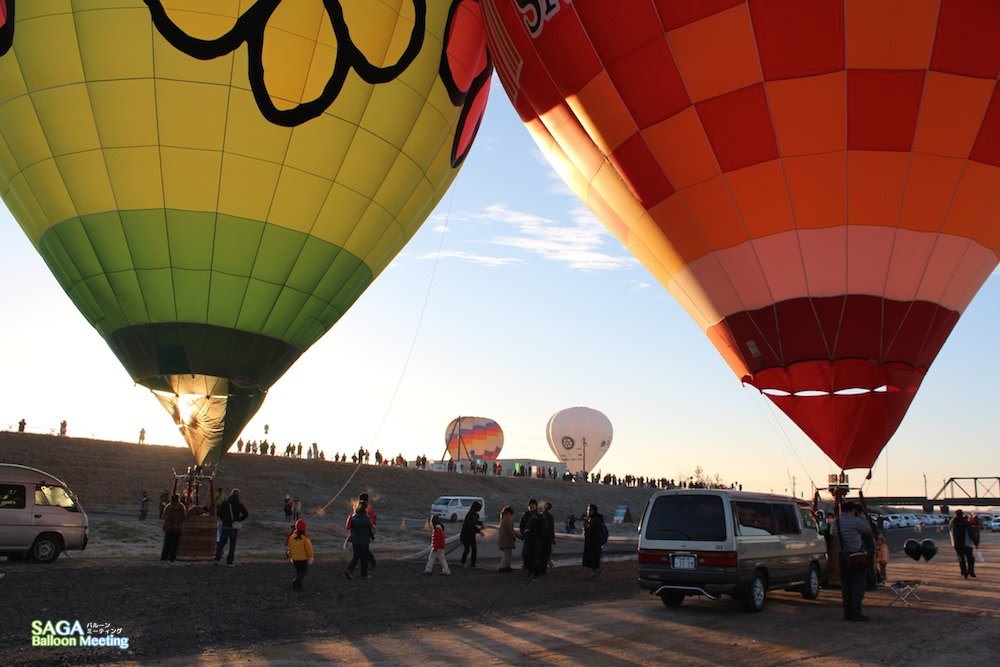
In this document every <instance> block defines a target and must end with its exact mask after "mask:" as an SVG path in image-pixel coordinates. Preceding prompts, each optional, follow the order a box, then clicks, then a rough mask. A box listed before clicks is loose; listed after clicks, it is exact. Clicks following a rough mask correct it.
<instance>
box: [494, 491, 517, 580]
mask: <svg viewBox="0 0 1000 667" xmlns="http://www.w3.org/2000/svg"><path fill="white" fill-rule="evenodd" d="M516 539H517V538H516V537H515V535H514V509H513V508H512V507H511V506H510V505H504V507H503V509H502V510H500V525H499V526H498V527H497V548H498V549H500V569H499V571H500V572H510V571H511V570H513V569H514V568H512V567H511V566H510V555H511V553H512V552H513V551H514V542H515V541H516Z"/></svg>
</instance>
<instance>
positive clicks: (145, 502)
mask: <svg viewBox="0 0 1000 667" xmlns="http://www.w3.org/2000/svg"><path fill="white" fill-rule="evenodd" d="M148 514H149V494H148V493H146V492H145V491H143V492H142V498H140V499H139V521H145V520H146V516H147V515H148Z"/></svg>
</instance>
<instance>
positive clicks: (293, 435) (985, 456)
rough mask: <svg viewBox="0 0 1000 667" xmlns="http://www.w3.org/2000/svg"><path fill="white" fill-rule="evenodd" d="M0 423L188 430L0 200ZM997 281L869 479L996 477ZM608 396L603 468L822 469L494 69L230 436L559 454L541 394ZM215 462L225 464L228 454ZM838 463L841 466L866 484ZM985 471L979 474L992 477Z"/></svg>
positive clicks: (173, 438)
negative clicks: (499, 442)
mask: <svg viewBox="0 0 1000 667" xmlns="http://www.w3.org/2000/svg"><path fill="white" fill-rule="evenodd" d="M0 285H2V286H3V287H2V289H0V313H3V319H2V322H3V325H2V326H0V379H2V381H0V429H12V428H16V423H17V421H18V420H20V419H22V418H24V419H26V421H27V423H28V430H29V431H35V432H49V431H54V430H56V429H58V424H59V422H60V420H62V419H65V420H66V421H67V423H68V428H69V434H70V435H77V436H85V437H98V438H106V439H119V440H125V441H135V440H136V438H137V435H138V432H139V429H140V428H145V429H146V433H147V442H151V443H156V444H168V445H176V446H184V445H183V440H182V439H181V437H180V435H179V434H178V433H177V431H176V427H175V426H174V424H173V422H172V420H171V419H170V418H169V417H168V416H167V414H166V412H165V411H164V410H163V409H162V408H161V407H160V405H159V403H158V402H157V401H156V400H155V399H154V398H153V396H152V395H151V394H150V392H149V391H148V390H146V389H144V388H142V387H139V386H137V385H135V384H134V383H133V382H132V380H131V378H130V377H129V376H128V374H127V373H126V372H125V370H124V369H123V368H122V367H121V365H120V364H119V362H118V360H117V359H116V358H115V357H114V355H113V354H112V353H111V352H110V350H108V348H107V346H106V344H105V343H104V341H103V340H102V339H101V338H100V336H99V335H98V334H97V333H96V331H95V330H94V329H93V328H92V327H91V326H90V325H89V324H87V322H86V320H85V319H84V318H83V316H82V315H81V314H80V313H79V312H78V311H77V310H76V308H75V306H73V304H72V303H71V302H70V300H69V298H68V297H66V296H65V295H64V293H63V292H62V290H61V288H60V287H59V285H58V284H57V283H56V281H55V279H54V278H53V277H52V276H51V274H50V273H49V271H48V268H47V267H46V266H45V264H44V263H43V262H42V261H41V259H40V258H39V256H38V255H37V254H36V253H35V251H34V249H33V248H32V246H31V244H30V243H29V242H28V240H27V238H26V237H25V235H24V234H23V232H22V231H21V230H20V228H19V227H18V225H17V223H16V222H15V221H14V220H13V218H12V217H11V216H10V214H9V213H8V212H7V211H6V210H5V209H4V210H3V211H2V213H0ZM998 322H1000V278H998V277H997V276H996V274H994V276H992V277H991V278H990V279H989V280H988V281H987V282H986V284H985V285H984V286H983V288H982V289H981V290H980V293H979V294H978V295H977V297H976V298H975V299H974V300H973V302H972V304H971V305H970V306H969V308H968V309H967V311H966V313H965V315H964V316H963V317H962V319H961V320H960V321H959V323H958V325H957V326H956V327H955V329H954V331H953V332H952V335H951V337H950V339H949V340H948V342H947V343H946V344H945V346H944V348H943V349H942V351H941V353H940V355H939V356H938V358H937V360H936V362H935V363H934V365H933V366H932V368H931V370H930V372H929V373H928V375H927V378H926V379H925V381H924V383H923V386H922V388H921V390H920V392H919V393H918V394H917V397H916V399H915V400H914V402H913V404H912V405H911V407H910V410H909V413H908V415H907V417H906V419H905V420H904V421H903V424H902V426H901V427H900V428H899V430H898V431H897V432H896V435H895V436H894V437H893V439H892V440H891V441H890V443H889V445H888V446H887V447H886V449H885V450H884V451H883V453H882V455H881V456H880V457H879V459H878V461H877V462H876V463H875V466H874V468H873V471H872V479H871V480H870V481H868V482H867V483H866V484H865V487H864V489H865V493H866V494H867V495H884V494H888V495H920V494H922V493H924V491H925V489H926V491H928V492H929V494H930V495H931V496H933V495H934V494H935V493H936V492H937V491H938V490H939V489H940V488H941V486H942V483H943V481H944V480H945V479H947V478H950V477H972V476H990V475H992V476H997V475H1000V447H998V446H997V441H998V436H997V424H998V422H1000V419H998V406H1000V402H998V400H997V394H996V378H997V377H998V375H1000V353H998V350H997V345H996V340H997V328H998V327H997V325H998ZM572 406H587V407H591V408H594V409H597V410H600V411H602V412H603V413H605V414H606V415H607V416H608V417H609V419H610V420H611V423H612V425H613V428H614V438H613V442H612V445H611V447H610V448H609V450H608V453H607V454H606V455H605V457H604V458H603V459H602V460H601V461H600V462H599V463H598V464H597V466H596V467H597V469H599V470H601V471H602V472H606V473H615V474H618V475H624V474H634V475H645V476H654V477H666V478H673V479H686V478H688V477H689V476H691V475H692V474H694V471H695V469H696V467H699V466H700V467H701V468H702V469H703V470H704V472H705V473H707V474H708V475H709V476H712V477H714V476H715V475H718V476H719V478H721V480H723V481H724V482H727V483H729V482H738V483H740V484H742V485H743V487H744V489H747V490H759V491H774V492H777V493H786V492H787V493H791V492H792V491H793V489H794V490H795V493H796V495H801V494H803V493H804V494H805V496H806V497H808V496H809V495H810V493H811V489H812V486H813V485H814V484H815V485H818V486H821V487H825V485H826V479H827V475H828V474H829V473H833V472H837V469H836V466H835V465H834V464H833V463H832V462H830V461H829V459H827V458H826V456H825V455H823V454H822V452H821V451H820V450H819V448H818V447H817V446H815V445H814V444H813V443H812V442H811V441H809V439H808V438H806V437H805V436H804V435H803V434H802V433H801V432H800V431H799V430H798V428H797V427H796V426H795V425H794V424H792V423H791V422H790V421H789V420H788V419H787V418H786V417H785V416H784V415H783V414H782V413H781V412H780V411H778V410H777V408H775V407H773V406H772V405H771V404H770V402H769V401H767V400H766V399H765V398H764V397H762V396H761V395H760V394H759V393H758V392H757V391H756V390H754V389H752V388H748V387H743V386H741V384H740V382H739V380H738V379H737V378H736V376H735V375H734V374H733V373H732V372H731V371H730V369H729V368H728V366H726V365H725V363H724V362H723V361H722V358H721V357H720V356H719V355H718V353H717V352H716V351H715V349H714V348H713V347H712V345H711V344H710V343H709V341H708V339H707V338H706V337H705V335H704V334H703V332H702V331H701V330H700V329H699V328H698V327H697V326H696V325H695V324H694V322H693V321H691V320H690V319H689V318H688V316H687V314H686V313H685V312H684V311H683V310H682V309H681V307H680V306H679V305H678V304H677V302H676V301H675V300H674V299H673V297H672V296H671V295H670V294H669V293H668V292H667V291H666V290H665V289H664V288H663V287H662V286H661V285H660V284H659V283H657V282H656V281H655V280H654V279H653V278H652V277H651V275H650V274H649V273H648V272H647V271H646V270H645V269H644V268H643V267H642V266H641V265H640V264H639V263H638V262H637V261H636V260H635V259H634V258H633V257H632V256H631V255H630V254H629V252H628V251H627V250H625V249H624V248H623V247H622V245H621V244H620V243H619V242H618V241H617V240H616V239H615V238H614V236H612V235H611V234H610V233H609V232H608V231H607V230H605V228H604V227H603V225H602V224H601V223H600V222H599V221H598V220H597V219H596V218H595V217H594V216H593V215H592V214H591V213H590V212H589V210H588V209H587V208H586V207H585V206H583V204H582V203H581V202H580V201H579V200H578V199H577V198H576V196H575V195H573V193H572V192H571V191H570V190H569V189H568V188H567V187H566V186H565V185H564V184H563V183H562V181H561V180H560V178H559V177H558V176H557V175H556V174H555V172H554V171H553V170H552V168H551V167H550V166H549V165H548V163H547V162H546V161H545V158H544V157H543V156H542V154H541V152H540V151H539V150H538V149H537V148H536V146H535V144H534V143H533V141H532V140H531V138H530V136H529V135H528V133H527V131H526V130H525V128H524V127H523V125H522V124H521V122H520V120H519V119H518V117H517V115H516V114H515V112H514V111H513V109H512V107H511V105H510V103H509V102H508V100H507V98H506V96H505V94H504V92H503V89H502V87H501V86H500V85H499V83H498V82H497V81H496V80H495V79H494V82H493V89H492V92H491V97H490V102H489V106H488V108H487V112H486V117H485V119H484V121H483V124H482V126H481V128H480V131H479V135H478V138H477V140H476V144H475V145H474V146H473V149H472V153H471V155H470V156H469V157H468V159H467V160H466V163H465V165H464V166H463V168H462V171H461V172H460V173H459V175H458V177H457V178H456V180H455V182H454V183H453V185H452V187H451V189H450V190H449V192H448V193H447V194H445V196H444V197H443V198H442V200H441V202H440V203H439V205H438V206H437V208H436V209H435V211H434V212H433V213H432V215H431V216H430V217H429V218H428V220H427V221H426V222H425V223H424V225H423V227H421V229H420V231H418V232H417V234H416V235H415V236H414V237H413V239H412V240H411V241H410V243H409V244H408V245H407V246H406V247H405V248H404V249H403V250H402V251H401V253H400V254H399V255H398V256H397V258H396V259H395V260H394V261H393V262H392V263H391V264H390V265H389V266H388V267H387V268H386V270H385V271H384V272H383V273H382V274H381V276H380V277H379V278H378V279H377V280H376V281H375V282H374V284H373V285H372V286H371V287H370V288H369V289H368V290H367V292H365V294H363V295H362V297H361V298H360V299H359V300H358V301H357V303H355V304H354V306H353V307H352V308H351V310H350V311H348V313H347V314H346V315H345V316H344V317H343V318H342V319H341V320H340V321H339V322H338V323H337V324H336V325H335V326H334V327H333V328H332V329H331V330H330V331H329V332H328V333H327V334H326V335H325V336H324V337H323V338H322V339H321V340H320V341H318V342H317V343H316V344H315V345H314V346H313V347H312V348H310V349H309V350H308V351H307V352H306V353H305V354H304V355H302V357H301V358H300V359H299V360H298V361H297V362H296V364H295V365H294V366H293V367H292V368H291V369H290V370H289V371H288V372H287V373H286V374H285V375H284V377H282V378H281V379H280V380H279V381H278V382H277V383H276V384H275V385H274V386H273V387H272V388H271V390H270V392H269V395H268V398H267V400H266V401H265V402H264V405H263V407H262V408H261V410H260V412H259V413H258V414H257V416H256V417H255V418H254V419H253V420H252V421H251V422H250V424H249V425H248V426H247V428H246V430H245V431H244V434H243V435H244V438H245V439H247V440H250V439H261V438H263V437H264V434H263V430H264V425H265V424H267V425H268V426H269V428H270V436H269V438H270V439H272V440H275V441H277V442H278V443H279V447H280V446H283V445H284V443H286V442H293V443H298V442H302V443H303V444H304V445H308V444H309V443H311V442H317V443H318V445H319V447H320V448H321V449H323V450H324V451H325V453H326V455H327V456H328V457H332V456H333V454H334V453H335V452H350V451H357V449H358V447H360V446H364V447H366V448H368V449H369V450H370V451H371V452H372V453H373V454H374V452H375V451H376V450H377V449H378V450H380V451H381V452H382V453H383V454H386V455H390V456H395V455H397V454H402V455H403V456H404V457H406V458H408V459H413V458H414V457H416V456H418V455H426V456H428V457H430V458H431V459H438V458H440V457H441V456H442V454H443V452H444V436H445V429H446V427H447V425H448V423H449V422H450V421H451V420H452V419H454V418H455V417H457V416H459V415H465V416H480V417H489V418H492V419H495V420H496V421H497V422H499V424H500V426H501V427H502V429H503V431H504V434H505V442H504V449H503V452H502V454H501V458H514V457H518V458H520V457H525V458H536V459H553V460H554V456H553V454H552V453H551V450H550V449H549V447H548V444H547V442H546V438H545V426H546V423H547V421H548V419H549V417H551V416H552V414H554V413H555V412H556V411H558V410H561V409H563V408H567V407H572ZM224 465H225V463H223V466H224ZM862 474H863V471H862V472H858V471H854V475H853V477H852V480H851V481H852V483H853V484H854V485H857V484H859V483H861V482H862V480H861V476H862ZM997 491H998V490H997V489H995V488H994V489H993V493H994V494H995V493H997Z"/></svg>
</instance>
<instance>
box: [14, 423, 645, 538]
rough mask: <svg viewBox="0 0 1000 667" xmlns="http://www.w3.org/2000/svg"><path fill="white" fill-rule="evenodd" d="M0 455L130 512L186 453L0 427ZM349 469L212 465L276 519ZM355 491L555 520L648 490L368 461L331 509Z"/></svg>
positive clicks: (401, 512) (301, 463)
mask: <svg viewBox="0 0 1000 667" xmlns="http://www.w3.org/2000/svg"><path fill="white" fill-rule="evenodd" d="M0 462H2V463H17V464H20V465H26V466H31V467H33V468H38V469H40V470H44V471H46V472H48V473H51V474H53V475H55V476H56V477H59V478H60V479H62V480H63V481H64V482H66V483H67V484H68V485H69V486H70V487H71V488H72V489H73V490H74V491H75V492H76V493H77V495H79V497H80V500H81V502H82V503H83V506H84V508H87V509H93V510H104V511H109V510H121V511H127V512H132V511H135V510H136V509H137V508H138V505H139V497H140V496H141V495H142V491H147V492H148V493H149V495H150V497H151V498H152V499H153V503H152V504H153V505H154V506H155V503H156V500H157V497H158V496H159V493H160V491H161V490H162V489H164V488H166V489H169V488H170V484H172V472H171V471H172V470H174V469H176V470H178V471H183V470H184V469H185V468H186V467H187V466H188V465H189V464H190V463H191V458H190V455H189V453H188V451H187V450H186V449H180V448H177V447H163V446H156V445H144V446H141V447H140V446H139V445H136V444H129V443H122V442H109V441H105V440H88V439H83V438H70V437H58V436H52V435H40V434H33V433H13V432H9V431H4V432H0ZM356 468H358V467H357V466H355V465H354V464H351V463H332V462H327V461H324V462H320V461H309V460H306V459H286V458H283V457H261V456H247V455H238V454H229V455H228V456H227V457H226V458H225V459H224V460H223V462H222V464H221V465H220V466H219V471H218V476H217V481H218V483H219V484H220V485H222V487H223V488H224V489H226V490H227V491H228V490H229V489H230V488H232V487H239V488H240V490H241V492H242V495H243V501H244V503H245V504H246V505H247V508H248V509H249V510H250V512H251V513H255V512H256V513H261V512H263V513H265V514H266V515H269V516H272V517H273V518H278V517H279V516H281V507H282V504H283V499H284V497H285V494H286V493H287V494H291V495H293V496H297V497H298V498H300V499H301V500H302V504H303V508H304V509H305V510H306V511H307V512H309V513H312V512H314V511H315V510H316V508H318V507H320V506H323V505H325V504H326V503H327V502H328V501H329V500H330V499H331V498H332V497H333V496H334V495H335V494H336V493H337V492H338V491H339V490H340V489H341V487H342V486H343V485H344V484H345V482H347V481H348V479H349V478H351V475H352V473H355V469H356ZM362 491H367V492H368V493H369V494H370V495H371V497H372V500H373V501H374V502H375V506H376V508H377V510H378V511H379V513H380V514H382V515H386V516H390V517H402V516H408V517H418V516H425V515H426V514H427V512H428V511H429V509H430V504H431V501H433V500H434V499H435V498H436V497H438V496H440V495H474V496H483V497H484V498H485V499H486V508H487V512H486V516H485V517H484V518H485V519H486V520H487V521H495V519H496V515H497V512H498V511H499V509H500V507H501V506H502V505H505V504H509V505H511V506H513V507H514V510H515V515H520V512H521V511H522V509H523V508H524V506H525V504H526V503H527V500H528V498H530V497H534V498H537V499H538V500H540V501H541V500H548V501H550V502H552V504H553V513H554V514H555V517H556V520H557V522H559V523H560V525H561V523H562V521H563V519H564V518H565V516H566V515H567V514H568V513H569V512H570V511H574V512H576V514H577V516H578V517H580V516H581V515H582V514H583V510H584V508H585V507H586V504H587V503H588V502H595V503H597V504H598V506H599V507H600V508H601V511H602V512H603V513H604V514H605V516H606V517H607V518H609V519H610V517H611V516H612V515H613V513H614V507H616V506H618V505H623V504H624V505H628V506H629V507H630V508H631V510H632V513H633V515H634V516H635V518H636V519H638V516H639V513H640V512H641V511H642V508H643V506H644V505H645V503H646V500H647V499H648V498H649V496H650V494H651V493H652V490H650V489H635V488H626V487H617V486H603V485H599V484H573V483H568V482H562V481H555V480H537V479H520V478H513V477H492V476H481V475H468V474H461V475H460V474H456V473H447V472H435V471H425V470H413V469H405V468H395V467H388V466H381V467H379V466H374V465H370V466H361V467H360V469H357V471H356V474H355V475H354V477H353V478H352V479H350V482H349V483H348V484H347V486H346V488H344V490H343V492H342V493H341V495H340V496H339V497H338V499H337V500H336V501H334V503H332V504H331V506H330V511H333V512H335V513H336V514H342V513H343V512H344V511H345V510H346V508H347V507H348V505H349V503H350V500H351V499H352V498H355V497H357V495H358V494H359V493H361V492H362ZM154 516H155V514H154ZM258 516H259V514H258ZM579 525H580V524H579V523H578V526H579Z"/></svg>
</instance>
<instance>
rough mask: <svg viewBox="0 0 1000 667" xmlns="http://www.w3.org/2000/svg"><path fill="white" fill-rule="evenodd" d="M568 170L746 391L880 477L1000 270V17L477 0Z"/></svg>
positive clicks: (707, 2)
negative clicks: (910, 411)
mask: <svg viewBox="0 0 1000 667" xmlns="http://www.w3.org/2000/svg"><path fill="white" fill-rule="evenodd" d="M482 6H483V12H484V17H485V21H486V25H487V37H488V42H489V47H490V52H491V56H492V58H493V60H494V64H495V66H496V69H497V72H498V74H499V76H500V78H501V80H502V82H503V84H504V87H505V89H506V91H507V93H508V95H509V96H510V98H511V100H512V102H513V104H514V106H515V107H516V109H517V111H518V113H519V115H520V116H521V118H522V120H523V121H524V122H525V123H526V125H527V127H528V129H529V131H530V132H531V133H532V135H533V136H534V138H535V140H536V142H537V143H538V144H539V146H540V147H541V148H542V150H543V151H544V152H545V153H546V155H547V156H548V157H549V159H550V160H551V162H552V163H553V165H554V166H555V168H556V169H557V170H558V171H559V172H560V174H561V175H562V176H563V177H564V178H565V179H566V180H567V182H568V183H569V184H570V185H571V187H573V189H574V190H575V191H576V192H577V194H579V195H580V197H581V198H582V199H583V200H584V201H585V202H586V203H587V204H588V205H589V206H590V208H591V209H592V210H593V211H594V212H595V214H596V215H597V216H598V217H599V218H601V220H602V221H603V222H604V223H605V224H606V225H607V226H608V228H609V229H611V231H612V232H613V233H615V235H616V236H618V238H619V239H621V241H622V242H623V243H624V244H625V245H626V246H627V247H628V248H629V249H630V250H631V251H632V252H633V253H634V254H635V255H636V256H637V257H638V258H639V259H640V260H641V261H642V262H643V264H644V265H645V266H646V268H647V269H649V270H650V271H651V272H652V273H653V274H654V275H655V276H656V277H657V278H658V279H659V280H660V282H661V283H662V284H663V285H665V286H666V287H667V288H668V289H669V290H670V291H671V292H672V293H673V294H674V295H675V296H676V297H677V299H678V300H679V301H680V302H681V303H682V304H683V305H684V307H685V308H686V309H687V311H688V312H689V313H690V314H691V316H692V317H693V318H694V319H695V320H696V321H697V322H698V323H699V324H700V325H701V327H702V328H703V329H704V331H705V333H706V334H707V335H708V337H709V339H710V340H711V341H712V343H713V344H714V345H715V346H716V348H717V349H718V350H719V352H720V353H721V354H722V355H723V357H724V358H725V359H726V361H727V362H728V364H729V365H730V366H731V367H732V369H733V371H734V372H735V373H736V374H737V376H738V377H740V378H741V379H742V380H743V381H744V382H746V383H749V384H751V385H753V386H754V387H756V388H758V389H759V390H761V391H763V392H765V394H766V395H768V397H769V398H770V399H771V400H772V401H774V403H775V404H776V405H778V406H779V407H780V408H781V409H782V410H783V411H784V412H785V413H786V414H787V415H788V416H789V417H790V418H791V419H792V420H793V421H795V423H796V424H798V425H799V426H800V427H801V428H802V429H803V430H804V431H805V432H806V433H807V434H808V435H809V436H810V437H811V438H812V439H813V440H814V441H815V442H816V443H817V444H818V445H819V446H820V447H821V448H822V450H823V451H824V452H825V453H826V454H827V455H828V456H829V457H830V458H831V459H832V460H833V461H834V462H835V463H836V464H837V465H839V466H840V467H841V468H866V467H871V466H872V465H873V463H874V462H875V460H876V458H877V457H878V455H879V453H880V452H881V450H882V448H883V447H884V445H885V443H886V442H887V441H888V440H889V438H890V437H891V436H892V434H893V433H894V432H895V431H896V429H897V428H898V426H899V424H900V422H901V420H902V419H903V416H904V414H905V413H906V410H907V408H908V407H909V405H910V402H911V401H912V400H913V397H914V395H915V393H916V391H917V389H918V388H919V386H920V383H921V382H922V380H923V378H924V376H925V374H926V372H927V369H928V367H929V366H930V365H931V363H932V362H933V360H934V358H935V356H936V355H937V353H938V351H939V350H940V349H941V346H942V345H943V344H944V342H945V340H946V339H947V337H948V334H949V333H950V332H951V330H952V328H953V327H954V326H955V323H956V322H957V321H958V318H959V316H960V315H961V313H962V312H963V311H964V310H965V308H966V306H968V304H969V302H970V301H971V300H972V298H973V296H974V295H975V294H976V292H977V291H978V289H979V288H980V287H981V286H982V284H983V282H984V281H985V280H986V278H987V277H988V276H989V275H990V273H991V272H992V271H993V269H994V268H995V267H996V265H997V258H998V252H1000V93H998V88H997V76H998V73H1000V39H997V35H1000V3H997V2H994V1H991V0H908V1H906V2H903V1H895V2H889V1H887V2H869V1H868V0H810V1H809V2H801V1H800V0H749V1H748V0H704V1H702V2H671V1H669V0H647V1H643V2H596V1H595V2H587V1H586V0H577V1H576V2H569V1H568V0H483V2H482Z"/></svg>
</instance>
